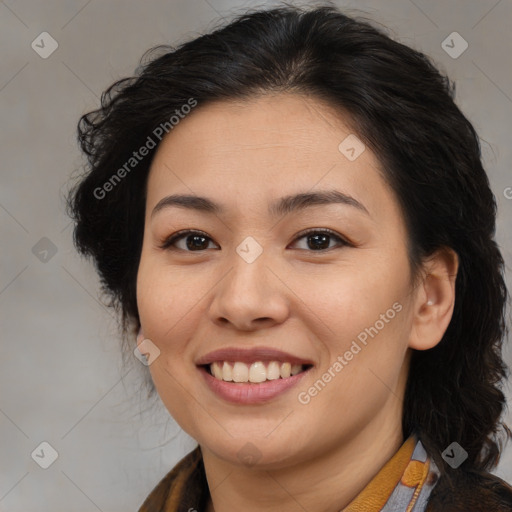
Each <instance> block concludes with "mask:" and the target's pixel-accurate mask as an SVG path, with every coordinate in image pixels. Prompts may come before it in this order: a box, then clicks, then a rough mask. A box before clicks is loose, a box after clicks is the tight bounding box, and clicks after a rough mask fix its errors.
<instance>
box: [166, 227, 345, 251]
mask: <svg viewBox="0 0 512 512" xmlns="http://www.w3.org/2000/svg"><path fill="white" fill-rule="evenodd" d="M310 234H321V235H329V236H330V237H332V238H336V239H337V240H338V242H339V245H338V247H330V248H328V249H319V250H317V251H313V250H307V249H299V250H306V251H307V252H318V253H322V252H327V251H331V250H332V249H336V248H340V246H341V247H343V246H352V244H350V243H349V242H348V241H347V240H345V239H344V238H342V237H341V236H340V235H338V234H337V233H336V232H335V231H332V230H331V229H328V228H322V229H315V228H310V229H307V230H306V231H303V232H301V233H299V235H298V236H297V237H296V238H295V239H294V240H293V241H294V242H296V241H297V240H299V239H300V238H304V237H305V236H307V235H310ZM186 235H201V236H204V237H205V238H208V239H209V240H211V241H213V240H212V239H211V238H210V237H209V236H208V235H207V234H206V233H205V232H204V231H198V230H190V229H184V230H182V231H178V232H177V233H174V234H173V235H171V236H170V237H168V238H166V239H165V240H164V241H163V243H162V244H161V245H159V248H160V249H166V250H172V251H183V252H191V253H192V252H204V251H205V250H198V251H188V250H185V249H177V248H176V247H173V244H174V243H176V242H177V241H178V240H180V239H182V238H185V237H186Z"/></svg>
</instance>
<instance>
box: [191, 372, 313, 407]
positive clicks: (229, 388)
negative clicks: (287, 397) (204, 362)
mask: <svg viewBox="0 0 512 512" xmlns="http://www.w3.org/2000/svg"><path fill="white" fill-rule="evenodd" d="M198 369H199V371H200V372H201V373H202V375H203V377H204V379H205V380H206V383H207V385H208V386H209V388H210V389H211V390H212V391H213V392H214V393H215V394H216V395H217V396H219V397H221V398H223V399H224V400H227V401H228V402H232V403H235V404H261V403H264V402H268V401H269V400H272V399H273V398H275V397H276V396H278V395H280V394H282V393H284V392H285V391H288V390H289V389H290V388H292V387H293V386H295V385H296V384H297V383H298V382H299V381H300V380H301V379H302V378H303V377H304V375H306V373H308V372H309V370H310V369H311V368H308V369H307V370H305V371H303V372H301V373H298V374H297V375H292V376H291V377H288V378H286V379H275V380H266V381H265V382H261V383H259V384H258V383H252V382H226V381H224V380H219V379H216V378H215V377H213V376H212V375H210V374H209V373H208V371H207V370H206V369H205V368H204V367H202V366H200V367H198Z"/></svg>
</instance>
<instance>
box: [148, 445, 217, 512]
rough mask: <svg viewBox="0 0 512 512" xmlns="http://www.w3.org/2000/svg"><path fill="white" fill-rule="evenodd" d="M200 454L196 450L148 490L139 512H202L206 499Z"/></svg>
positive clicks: (205, 486) (197, 449)
mask: <svg viewBox="0 0 512 512" xmlns="http://www.w3.org/2000/svg"><path fill="white" fill-rule="evenodd" d="M207 489H208V487H207V483H206V476H205V474H204V466H203V464H202V455H201V451H200V449H199V447H196V448H195V449H194V450H193V451H191V452H190V453H189V454H188V455H186V456H185V457H183V458H182V459H181V460H180V461H179V462H178V463H177V464H176V465H175V466H174V468H173V469H172V470H171V471H169V472H168V473H167V474H166V475H165V476H164V477H163V478H162V479H161V480H160V482H159V483H158V484H157V485H156V487H155V488H154V489H153V490H152V491H151V493H150V494H149V496H148V497H147V498H146V499H145V501H144V503H143V504H142V506H141V507H140V508H139V511H138V512H155V511H156V510H177V509H178V507H179V510H182V509H184V510H188V509H196V508H197V509H198V510H202V507H203V506H204V502H205V499H206V497H207V495H206V491H207Z"/></svg>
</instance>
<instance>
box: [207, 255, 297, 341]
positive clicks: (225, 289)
mask: <svg viewBox="0 0 512 512" xmlns="http://www.w3.org/2000/svg"><path fill="white" fill-rule="evenodd" d="M232 261H233V264H232V266H231V268H230V270H229V271H228V272H227V274H226V275H225V276H224V277H223V278H222V279H221V280H220V282H219V283H218V284H217V286H215V288H214V290H215V295H214V298H213V300H212V302H211V304H210V310H209V314H210V317H211V320H212V321H213V322H215V323H217V324H218V325H220V326H222V327H224V328H225V327H227V326H230V327H232V328H233V329H237V330H242V331H250V330H255V329H261V328H268V327H271V326H273V325H276V324H280V323H282V322H284V321H285V320H286V318H288V316H289V305H290V300H289V299H290V297H289V293H290V291H289V289H288V288H287V287H286V285H285V284H284V282H283V280H282V278H281V277H280V276H279V273H278V272H276V270H275V267H276V266H275V265H269V262H268V261H267V259H266V258H265V257H264V255H263V254H262V255H261V256H260V257H259V258H258V259H256V261H253V262H252V263H247V262H246V261H244V260H243V259H242V258H241V257H240V256H239V255H238V254H235V255H234V257H233V259H232ZM271 267H274V268H271Z"/></svg>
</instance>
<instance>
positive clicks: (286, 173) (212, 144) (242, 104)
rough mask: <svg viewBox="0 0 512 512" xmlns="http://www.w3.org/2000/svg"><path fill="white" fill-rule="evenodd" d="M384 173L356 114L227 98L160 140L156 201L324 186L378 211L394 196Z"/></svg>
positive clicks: (304, 103) (152, 200)
mask: <svg viewBox="0 0 512 512" xmlns="http://www.w3.org/2000/svg"><path fill="white" fill-rule="evenodd" d="M354 157H355V158H354ZM380 172H381V171H380V163H379V161H378V160H377V158H376V157H375V155H374V154H373V153H372V152H371V151H370V149H369V148H367V147H365V146H364V144H363V143H362V141H360V140H359V138H358V137H357V135H356V134H355V133H354V131H353V129H352V128H351V126H350V119H349V118H348V117H343V116H342V115H341V114H340V113H339V112H336V111H334V110H333V109H332V108H330V107H328V106H327V105H326V104H325V103H323V102H321V101H319V100H317V99H314V98H311V97H306V96H302V95H295V94H276V95H265V96H261V97H257V98H252V99H250V100H243V101H241V100H239V101H231V100H230V101H219V102H215V103H209V104H206V105H203V106H201V105H199V106H198V107H196V108H195V109H194V110H193V111H192V113H191V114H190V115H188V116H187V117H186V118H184V119H183V120H181V121H180V123H179V124H178V125H176V126H175V127H174V128H173V130H172V131H171V132H170V133H169V134H168V135H167V136H166V137H165V138H164V139H163V141H162V142H161V143H160V146H159V148H158V151H157V154H156V155H155V158H154V160H153V162H152V165H151V170H150V175H149V181H148V208H149V207H152V206H154V205H155V204H156V202H157V201H158V200H159V199H160V198H161V197H163V196H164V195H167V194H168V193H171V192H172V193H175V192H179V193H189V194H190V193H195V194H198V195H203V196H204V195H210V196H211V192H212V191H215V196H216V197H217V198H219V201H221V202H226V203H231V204H233V203H237V204H238V205H239V206H242V205H243V204H245V205H246V206H249V205H252V204H254V205H256V204H257V203H258V202H265V205H266V203H267V202H268V201H269V199H270V198H271V197H277V196H283V195H288V194H293V193H296V192H297V191H301V192H302V191H308V190H313V189H315V188H321V189H338V190H340V191H342V192H345V193H348V194H350V195H352V196H353V197H356V198H358V197H360V198H361V202H363V203H364V204H365V205H366V206H367V208H368V209H369V210H372V209H373V210H374V213H376V214H378V212H379V207H380V208H385V207H393V204H391V203H393V201H394V198H393V194H392V192H391V191H390V190H389V189H388V187H387V185H386V183H385V182H384V180H383V179H382V177H381V175H380ZM209 192H210V193H209ZM363 198H364V200H363ZM387 203H390V204H387ZM395 206H396V205H395Z"/></svg>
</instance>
